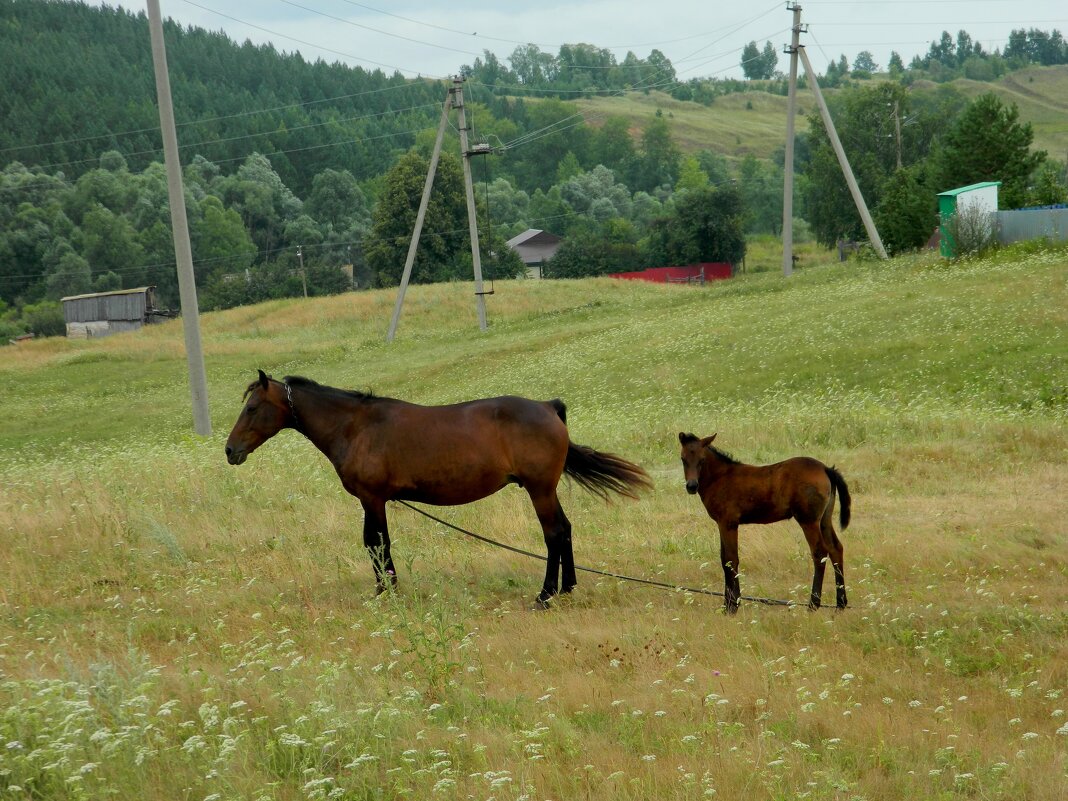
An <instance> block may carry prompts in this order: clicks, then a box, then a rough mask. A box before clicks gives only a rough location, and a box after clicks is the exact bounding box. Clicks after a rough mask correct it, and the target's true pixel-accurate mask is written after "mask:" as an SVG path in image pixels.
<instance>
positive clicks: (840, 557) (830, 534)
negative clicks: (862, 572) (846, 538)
mask: <svg viewBox="0 0 1068 801" xmlns="http://www.w3.org/2000/svg"><path fill="white" fill-rule="evenodd" d="M832 512H834V504H833V503H829V504H827V511H826V512H824V513H823V519H822V520H820V535H821V536H822V539H823V547H824V548H825V549H826V550H827V552H828V553H829V554H830V556H831V565H832V566H833V567H834V594H835V602H836V603H835V605H836V606H837V607H838V608H839V609H845V608H846V606H848V605H849V600H848V598H846V585H845V547H844V546H843V545H842V541H841V540H840V539H838V535H837V534H836V533H835V532H834V525H833V524H832V523H831V514H832Z"/></svg>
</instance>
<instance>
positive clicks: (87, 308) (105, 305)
mask: <svg viewBox="0 0 1068 801" xmlns="http://www.w3.org/2000/svg"><path fill="white" fill-rule="evenodd" d="M155 289H156V288H155V287H154V286H143V287H138V288H137V289H118V290H115V291H114V292H93V293H92V294H89V295H71V296H70V297H66V298H62V299H61V302H62V303H63V317H64V318H65V319H66V321H67V336H68V337H70V338H71V339H93V338H96V337H106V336H110V335H111V334H117V333H119V332H120V331H136V330H137V329H138V328H140V327H141V326H142V325H145V324H146V323H154V322H158V321H159V320H160V319H161V318H165V317H173V316H174V315H173V313H172V312H169V311H163V310H160V309H157V308H156V307H155V306H156V300H155V294H154V293H155Z"/></svg>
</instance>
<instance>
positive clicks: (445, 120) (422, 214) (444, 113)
mask: <svg viewBox="0 0 1068 801" xmlns="http://www.w3.org/2000/svg"><path fill="white" fill-rule="evenodd" d="M452 93H453V90H452V89H450V90H449V93H448V94H447V95H446V96H445V105H444V106H443V107H442V109H441V122H440V123H438V138H437V139H435V140H434V152H433V153H431V154H430V168H429V169H428V170H427V171H426V181H425V182H424V183H423V196H422V197H421V198H420V199H419V211H418V212H416V215H415V228H414V229H413V230H412V241H411V242H409V243H408V257H407V258H406V259H405V260H404V272H403V273H402V274H401V281H400V289H399V290H398V291H397V303H396V305H394V307H393V317H392V318H391V319H390V321H389V333H387V334H386V342H392V341H393V337H395V336H396V335H397V323H398V322H400V313H401V306H403V305H404V293H405V292H407V291H408V281H409V280H410V279H411V277H412V265H413V264H415V251H416V249H417V248H418V247H419V236H420V235H421V234H422V233H423V221H424V220H425V219H426V207H427V204H428V203H430V189H431V187H433V186H434V175H435V174H436V173H437V171H438V159H439V158H440V157H441V142H442V140H443V139H444V138H445V127H446V126H447V125H448V124H449V109H450V108H452Z"/></svg>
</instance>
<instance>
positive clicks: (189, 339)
mask: <svg viewBox="0 0 1068 801" xmlns="http://www.w3.org/2000/svg"><path fill="white" fill-rule="evenodd" d="M148 29H149V33H150V35H151V38H152V65H153V68H154V70H155V73H156V95H157V97H158V100H159V126H160V133H161V134H162V136H163V159H164V161H165V162H166V165H167V198H168V200H169V202H170V206H171V229H172V233H173V237H174V257H175V261H176V262H177V268H178V294H179V297H180V298H181V307H182V329H183V331H184V332H185V355H186V362H187V363H188V366H189V390H190V394H191V395H192V401H193V429H194V430H195V431H196V433H197V434H199V435H200V436H202V437H208V436H211V414H210V412H209V410H208V378H207V373H206V371H205V369H204V351H203V349H202V348H201V344H200V308H199V306H198V305H197V285H196V278H195V276H194V274H193V251H192V248H191V247H190V245H189V221H188V219H187V218H186V212H185V192H184V191H183V189H182V165H181V162H180V161H179V159H178V135H177V133H176V132H175V128H174V106H173V104H172V102H171V80H170V76H169V74H168V72H167V52H166V50H165V48H164V44H163V19H162V16H161V14H160V10H159V0H148Z"/></svg>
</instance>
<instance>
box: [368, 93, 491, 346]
mask: <svg viewBox="0 0 1068 801" xmlns="http://www.w3.org/2000/svg"><path fill="white" fill-rule="evenodd" d="M463 82H464V79H463V78H454V79H453V86H452V88H450V89H449V93H448V95H447V96H446V98H445V105H444V107H443V108H442V110H441V122H440V123H439V124H438V136H437V139H435V140H434V151H433V153H432V154H431V156H430V167H429V168H428V169H427V171H426V182H425V183H424V184H423V196H422V198H420V200H419V211H418V212H417V213H416V215H415V228H414V230H413V231H412V241H411V242H410V243H409V244H408V257H407V258H406V259H405V261H404V272H403V273H402V274H401V281H400V289H399V291H398V292H397V303H396V304H395V305H394V307H393V317H392V318H391V319H390V321H389V332H388V333H387V334H386V341H387V342H392V341H393V338H394V337H395V336H396V335H397V324H398V323H399V322H400V314H401V307H402V306H403V305H404V295H405V293H406V292H407V291H408V282H409V280H411V277H412V265H413V264H414V263H415V252H416V250H417V248H418V247H419V236H420V234H421V233H422V231H423V221H424V220H425V219H426V209H427V204H429V202H430V190H431V189H432V188H433V186H434V174H435V173H436V172H437V169H438V160H439V159H440V157H441V144H442V140H443V139H444V138H445V127H446V126H447V125H448V122H449V111H450V110H451V109H453V108H455V109H457V111H458V112H459V122H460V125H459V130H460V150H461V155H462V156H463V172H464V191H465V194H466V196H467V227H468V231H469V232H470V236H471V262H472V264H473V266H474V272H475V298H476V310H477V312H478V327H479V328H480V329H481V330H483V331H485V330H486V295H488V294H492V293H490V292H484V291H483V288H482V257H481V255H480V253H479V247H478V216H477V214H476V210H475V191H474V186H473V185H472V182H471V162H470V158H471V156H473V155H484V154H487V153H489V152H490V149H489V147H488V146H486V145H483V146H479V147H476V148H475V149H474V150H470V149H469V148H468V142H467V131H468V127H467V118H466V115H465V114H464V95H463Z"/></svg>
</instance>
